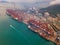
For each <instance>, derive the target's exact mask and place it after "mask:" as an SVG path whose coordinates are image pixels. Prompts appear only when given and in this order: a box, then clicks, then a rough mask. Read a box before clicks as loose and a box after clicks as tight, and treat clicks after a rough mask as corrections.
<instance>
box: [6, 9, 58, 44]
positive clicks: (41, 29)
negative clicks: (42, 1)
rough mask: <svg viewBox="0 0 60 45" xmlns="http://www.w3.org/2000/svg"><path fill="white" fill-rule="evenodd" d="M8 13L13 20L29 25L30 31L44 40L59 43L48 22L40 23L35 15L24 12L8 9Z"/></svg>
mask: <svg viewBox="0 0 60 45" xmlns="http://www.w3.org/2000/svg"><path fill="white" fill-rule="evenodd" d="M6 13H7V14H8V15H10V16H11V17H12V18H13V19H15V20H17V21H19V22H23V23H25V24H27V26H28V28H29V29H31V30H32V31H34V32H36V33H38V34H39V35H40V36H42V37H43V38H44V39H47V40H49V41H52V42H55V43H56V44H57V42H59V40H58V41H57V42H56V40H57V34H56V32H55V31H54V29H53V28H52V27H51V26H50V24H49V23H47V22H43V21H40V19H39V18H38V17H37V16H35V15H34V14H27V13H26V12H24V11H22V10H12V9H7V10H6Z"/></svg>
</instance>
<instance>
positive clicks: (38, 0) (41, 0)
mask: <svg viewBox="0 0 60 45" xmlns="http://www.w3.org/2000/svg"><path fill="white" fill-rule="evenodd" d="M0 1H8V2H29V3H34V2H44V1H45V2H46V1H47V2H48V1H50V0H0Z"/></svg>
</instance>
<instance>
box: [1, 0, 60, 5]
mask: <svg viewBox="0 0 60 45" xmlns="http://www.w3.org/2000/svg"><path fill="white" fill-rule="evenodd" d="M0 1H8V2H21V3H35V2H42V3H44V2H47V3H48V2H49V3H50V5H54V4H60V0H0Z"/></svg>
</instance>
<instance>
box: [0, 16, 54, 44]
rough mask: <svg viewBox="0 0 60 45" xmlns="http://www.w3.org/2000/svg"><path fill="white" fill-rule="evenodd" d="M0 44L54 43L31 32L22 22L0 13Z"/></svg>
mask: <svg viewBox="0 0 60 45" xmlns="http://www.w3.org/2000/svg"><path fill="white" fill-rule="evenodd" d="M0 45H55V44H54V43H52V42H50V41H47V40H45V39H44V38H42V37H41V36H39V35H38V34H37V33H34V32H32V31H31V30H30V29H28V28H27V25H25V24H24V23H22V22H18V21H16V20H14V19H12V18H11V17H10V16H8V15H0Z"/></svg>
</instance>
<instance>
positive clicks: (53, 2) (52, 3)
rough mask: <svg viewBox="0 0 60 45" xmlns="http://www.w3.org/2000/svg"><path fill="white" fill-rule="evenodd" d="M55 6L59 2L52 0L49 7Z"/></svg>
mask: <svg viewBox="0 0 60 45" xmlns="http://www.w3.org/2000/svg"><path fill="white" fill-rule="evenodd" d="M56 4H60V0H53V1H52V2H50V5H56Z"/></svg>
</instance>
